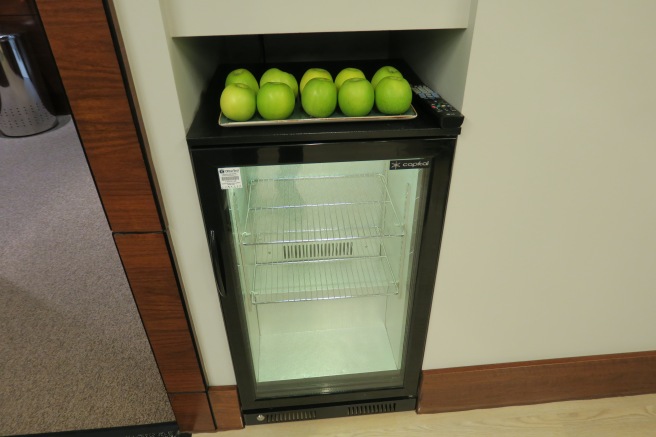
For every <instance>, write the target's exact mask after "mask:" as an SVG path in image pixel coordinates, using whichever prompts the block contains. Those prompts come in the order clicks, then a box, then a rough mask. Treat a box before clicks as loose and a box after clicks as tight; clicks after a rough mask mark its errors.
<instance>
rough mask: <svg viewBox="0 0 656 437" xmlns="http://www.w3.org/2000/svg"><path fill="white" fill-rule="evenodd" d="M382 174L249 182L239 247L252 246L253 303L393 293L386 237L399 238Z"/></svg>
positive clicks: (401, 228) (400, 231)
mask: <svg viewBox="0 0 656 437" xmlns="http://www.w3.org/2000/svg"><path fill="white" fill-rule="evenodd" d="M404 235H405V230H404V225H403V223H402V222H401V221H400V220H399V218H398V215H397V213H396V210H395V208H394V205H393V204H392V201H391V198H390V195H389V192H388V190H387V186H386V184H385V177H384V176H383V175H380V174H366V175H355V176H340V177H332V176H330V177H307V178H304V177H296V178H289V179H260V180H253V181H251V182H250V183H249V199H248V212H247V216H246V227H245V230H244V232H243V233H242V234H241V244H242V247H243V250H251V249H253V250H254V256H253V259H254V260H255V262H254V268H253V273H252V274H253V280H252V290H251V300H252V302H253V303H254V304H260V303H272V302H296V301H307V300H324V299H340V298H351V297H362V296H376V295H390V294H397V293H398V281H397V279H396V278H395V275H394V273H393V272H394V269H393V268H392V266H391V265H390V261H389V259H388V257H387V254H386V252H385V244H384V242H383V240H384V239H385V238H388V237H396V238H403V236H404Z"/></svg>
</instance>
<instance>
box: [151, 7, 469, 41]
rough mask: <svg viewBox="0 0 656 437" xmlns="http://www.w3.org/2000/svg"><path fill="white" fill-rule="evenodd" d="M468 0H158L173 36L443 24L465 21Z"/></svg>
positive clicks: (464, 23)
mask: <svg viewBox="0 0 656 437" xmlns="http://www.w3.org/2000/svg"><path fill="white" fill-rule="evenodd" d="M469 3H470V2H469V0H405V1H404V2H402V3H401V2H389V3H387V4H385V3H381V2H380V1H376V0H330V1H324V2H319V1H313V2H310V1H307V0H284V1H278V2H271V1H269V2H267V1H257V0H240V1H236V0H221V1H217V0H192V1H190V0H162V4H163V7H164V8H165V9H166V10H168V11H169V15H170V17H171V20H170V21H169V22H168V28H169V30H170V32H171V35H172V36H203V35H251V34H275V33H308V32H351V31H372V30H398V29H446V28H458V27H466V26H467V17H468V14H469Z"/></svg>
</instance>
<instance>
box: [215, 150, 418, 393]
mask: <svg viewBox="0 0 656 437" xmlns="http://www.w3.org/2000/svg"><path fill="white" fill-rule="evenodd" d="M389 168H390V163H389V161H366V162H346V163H343V162H342V163H328V164H296V165H275V166H259V167H242V168H241V178H242V188H231V189H229V190H228V193H227V198H228V205H229V211H230V219H231V222H232V223H231V225H232V229H233V246H234V250H235V253H236V257H237V259H238V263H239V266H238V270H239V275H240V282H241V289H242V290H241V292H242V296H241V297H242V299H241V300H242V303H243V306H244V313H245V314H246V325H247V330H248V337H249V343H250V352H251V356H252V361H253V363H252V364H253V369H254V371H255V379H256V381H257V383H258V384H262V383H268V382H275V381H293V380H304V379H306V378H326V377H335V376H339V375H352V374H366V373H375V372H393V373H395V374H396V375H397V376H398V375H400V373H401V369H402V366H403V356H404V340H405V335H404V334H405V332H406V325H407V323H408V320H407V315H408V307H409V304H410V301H411V299H412V296H411V290H412V287H411V284H410V283H409V281H410V280H411V279H410V278H412V274H411V271H412V269H413V266H414V261H415V260H414V243H415V240H416V238H417V234H418V229H417V226H418V225H417V214H418V213H419V212H418V211H419V210H420V209H421V207H422V202H423V201H422V200H421V199H422V198H423V193H422V188H423V185H422V183H421V181H422V180H423V179H422V173H423V171H424V170H421V169H412V170H403V171H391V170H389ZM392 379H394V378H392ZM392 379H390V381H392ZM396 380H397V383H398V378H397V379H396Z"/></svg>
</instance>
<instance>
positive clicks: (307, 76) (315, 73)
mask: <svg viewBox="0 0 656 437" xmlns="http://www.w3.org/2000/svg"><path fill="white" fill-rule="evenodd" d="M316 77H323V78H325V79H330V80H331V81H332V80H333V77H332V76H331V74H330V73H329V72H328V70H324V69H323V68H310V69H309V70H307V71H306V72H305V73H304V74H303V77H301V85H300V89H301V95H302V94H303V88H305V85H306V84H307V83H308V82H309V81H311V80H312V79H314V78H316Z"/></svg>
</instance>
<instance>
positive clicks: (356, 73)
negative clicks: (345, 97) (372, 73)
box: [335, 67, 365, 92]
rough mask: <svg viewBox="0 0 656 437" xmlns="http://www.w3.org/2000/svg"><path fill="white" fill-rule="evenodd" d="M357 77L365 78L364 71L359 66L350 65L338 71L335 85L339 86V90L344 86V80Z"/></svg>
mask: <svg viewBox="0 0 656 437" xmlns="http://www.w3.org/2000/svg"><path fill="white" fill-rule="evenodd" d="M356 77H361V78H362V79H365V76H364V73H363V72H362V71H361V70H358V69H357V68H352V67H348V68H345V69H343V70H342V71H340V72H339V73H337V76H335V86H336V87H337V91H338V92H339V89H340V88H341V87H342V84H343V83H344V82H346V81H347V80H349V79H353V78H356Z"/></svg>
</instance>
